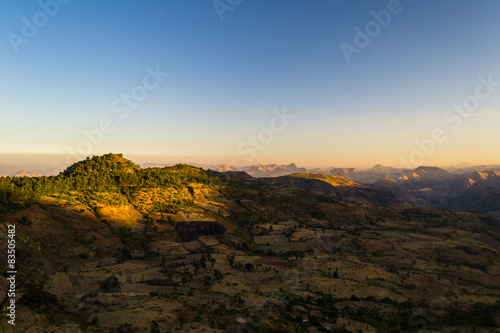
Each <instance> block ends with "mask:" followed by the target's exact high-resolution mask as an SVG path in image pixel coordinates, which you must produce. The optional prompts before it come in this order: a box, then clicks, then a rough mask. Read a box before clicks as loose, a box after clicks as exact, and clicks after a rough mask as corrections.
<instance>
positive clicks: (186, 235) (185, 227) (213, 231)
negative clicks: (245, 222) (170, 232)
mask: <svg viewBox="0 0 500 333" xmlns="http://www.w3.org/2000/svg"><path fill="white" fill-rule="evenodd" d="M175 230H176V231H177V235H178V236H179V240H180V241H181V242H191V241H195V240H198V237H199V236H200V235H211V236H214V235H222V234H223V233H225V232H226V228H225V227H224V226H222V225H221V224H219V223H217V222H213V221H193V222H178V223H177V224H176V226H175Z"/></svg>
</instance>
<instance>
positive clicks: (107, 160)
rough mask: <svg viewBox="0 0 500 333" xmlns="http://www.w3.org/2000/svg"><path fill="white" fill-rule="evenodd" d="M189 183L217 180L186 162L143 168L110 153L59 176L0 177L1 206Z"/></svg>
mask: <svg viewBox="0 0 500 333" xmlns="http://www.w3.org/2000/svg"><path fill="white" fill-rule="evenodd" d="M190 183H201V184H206V185H214V184H215V179H214V178H213V177H209V176H208V175H207V173H206V172H205V171H204V170H203V169H201V168H196V167H193V166H189V165H185V164H178V165H175V166H172V167H165V168H149V169H141V168H140V167H139V166H138V165H135V164H134V163H132V162H131V161H129V160H127V159H125V158H123V157H122V155H121V154H107V155H103V156H94V157H92V158H87V159H86V160H83V161H80V162H77V163H75V164H73V165H71V166H70V167H68V168H67V169H66V170H65V171H64V172H62V173H61V174H60V175H58V176H50V177H1V178H0V207H1V206H5V205H8V204H9V203H13V202H25V203H33V202H36V201H37V200H39V199H40V197H42V196H46V195H51V194H56V193H69V192H71V191H79V192H88V193H91V194H92V193H97V192H108V193H119V194H122V195H124V196H125V197H126V198H128V199H130V196H131V194H132V193H133V191H134V190H135V189H137V188H143V187H164V188H175V189H178V190H180V189H184V188H185V187H186V186H187V185H188V184H190ZM129 201H130V200H129Z"/></svg>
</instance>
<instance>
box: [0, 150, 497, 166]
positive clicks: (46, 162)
mask: <svg viewBox="0 0 500 333" xmlns="http://www.w3.org/2000/svg"><path fill="white" fill-rule="evenodd" d="M114 153H120V152H114ZM89 157H92V156H89ZM123 157H125V158H127V159H129V160H131V161H132V162H134V163H136V164H147V163H158V164H165V165H172V164H179V163H183V164H194V165H204V166H221V165H229V166H233V167H247V166H251V165H256V164H261V165H270V164H277V165H289V164H292V163H295V164H296V165H297V166H298V167H303V168H307V169H316V168H322V169H329V168H356V169H359V170H362V169H370V168H372V167H374V166H375V165H383V166H387V167H395V168H397V167H399V165H397V164H390V163H377V162H375V163H371V164H367V163H365V164H361V163H359V164H341V163H337V164H335V163H334V164H307V163H306V162H304V161H301V160H300V159H298V160H291V159H286V158H282V159H279V158H278V159H276V160H274V161H273V160H265V159H263V160H260V159H256V161H254V162H255V163H247V164H245V163H241V164H240V163H239V162H238V161H237V160H235V159H231V158H229V157H226V158H223V157H210V158H207V157H206V156H170V157H169V156H154V155H151V156H145V155H142V156H141V155H127V154H124V156H123ZM66 159H67V155H64V154H59V155H56V154H3V153H0V166H1V165H3V166H19V167H27V168H29V167H38V166H53V165H57V166H69V165H70V164H67V163H66ZM83 159H85V158H82V160H83ZM223 161H226V162H223ZM74 162H76V160H75V161H74ZM231 162H233V163H232V164H231ZM481 165H487V166H493V165H500V163H469V162H467V161H463V162H460V163H453V164H432V163H427V164H423V165H419V166H433V167H440V168H453V167H460V166H461V167H465V166H471V167H473V166H481Z"/></svg>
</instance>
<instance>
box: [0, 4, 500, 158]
mask: <svg viewBox="0 0 500 333" xmlns="http://www.w3.org/2000/svg"><path fill="white" fill-rule="evenodd" d="M53 1H55V0H52V2H53ZM66 1H67V0H66ZM41 2H42V3H50V2H51V0H42V1H41ZM391 2H392V1H353V0H342V1H334V0H317V1H294V0H286V1H285V0H269V1H255V0H243V1H241V3H240V4H239V5H237V6H232V11H226V12H224V14H223V18H224V20H223V21H221V20H220V17H219V15H218V13H217V11H216V9H215V8H214V5H213V3H212V1H123V0H114V1H77V0H73V1H70V2H69V3H67V4H64V5H59V11H58V13H56V14H55V15H53V17H49V16H47V17H48V20H47V22H46V24H45V25H44V24H43V23H44V22H43V18H44V17H43V15H39V12H40V11H41V10H42V9H41V7H40V4H39V3H38V2H37V1H3V2H1V3H0V13H1V14H0V15H1V17H0V35H1V36H2V38H1V40H0V73H1V76H0V112H1V117H2V121H1V122H0V138H1V141H0V153H1V154H3V155H2V156H3V159H0V164H8V163H9V158H7V157H6V156H12V155H6V154H12V153H16V154H20V156H21V155H23V156H24V157H26V156H31V155H30V154H34V153H37V154H61V155H60V158H61V160H63V158H62V156H64V158H68V159H73V160H75V159H81V158H78V156H70V154H68V153H67V152H68V151H71V150H74V151H77V148H78V147H79V145H80V148H82V147H87V146H85V144H82V142H83V141H85V140H86V137H85V136H84V134H83V131H91V130H93V129H96V128H98V127H99V123H100V122H101V121H102V119H109V120H110V121H111V122H112V126H113V128H114V130H113V131H111V132H110V133H104V134H103V137H102V142H99V143H98V144H93V145H91V147H90V150H89V151H90V153H82V154H81V155H85V156H86V155H94V154H103V153H107V152H122V153H124V154H125V155H126V156H135V157H136V159H139V160H141V159H142V161H152V160H155V161H158V162H161V161H168V162H175V161H177V162H189V161H192V162H197V163H203V162H206V163H216V164H218V163H220V164H229V163H231V164H239V165H249V164H255V163H274V162H276V163H291V162H296V163H298V164H300V165H303V166H308V167H312V166H321V167H326V166H328V167H330V166H356V167H367V166H371V165H374V164H376V163H382V164H388V165H393V166H398V164H400V163H401V160H402V158H404V159H405V160H407V161H410V163H413V162H411V157H413V161H415V162H418V164H426V165H431V164H433V165H451V164H455V163H460V162H468V163H471V164H493V163H497V164H498V163H500V156H499V155H498V152H499V151H500V131H499V124H500V112H499V111H500V84H499V85H497V86H495V87H493V91H492V92H491V93H490V94H489V95H490V96H488V98H485V99H484V100H482V101H480V103H479V106H478V107H477V108H475V109H474V111H473V112H471V115H470V116H469V117H468V118H463V119H462V120H463V121H462V122H461V123H460V125H457V124H458V120H456V121H451V120H450V121H445V120H444V119H443V115H444V114H445V112H446V110H448V109H450V108H451V107H453V105H454V104H455V103H457V104H461V103H463V102H464V100H466V99H467V98H469V97H471V96H474V94H475V91H476V87H477V86H478V85H480V84H481V82H480V80H479V77H481V76H482V77H484V78H485V79H487V78H488V77H489V76H491V77H492V79H493V81H495V82H500V38H499V35H498V33H499V31H500V20H499V17H500V2H499V1H496V0H488V1H487V0H480V1H466V0H462V1H424V0H418V1H415V0H414V1H410V0H405V1H401V2H400V5H399V7H398V8H400V9H401V8H402V11H401V12H400V13H398V14H392V17H391V21H390V22H389V23H388V24H387V25H386V26H385V27H381V28H380V32H378V33H374V34H375V36H373V37H372V38H370V43H369V44H368V45H367V46H366V47H364V48H360V49H359V53H357V54H353V55H352V57H351V62H350V63H348V61H346V57H345V56H344V54H343V52H342V50H341V47H340V44H341V43H342V42H345V43H348V44H351V45H355V44H354V38H355V35H356V32H355V30H354V28H355V27H359V28H360V29H361V30H364V29H365V26H366V25H367V23H369V22H370V21H373V20H374V18H373V17H372V15H371V14H370V12H371V11H376V12H379V11H380V10H386V9H387V8H388V4H389V3H391ZM220 3H222V4H226V5H227V4H229V2H228V1H227V0H221V1H220ZM232 3H237V1H236V0H232ZM37 13H38V14H37ZM34 16H35V19H38V20H42V21H39V22H42V23H40V25H41V27H40V28H39V30H38V33H37V34H36V35H35V36H32V38H26V40H25V41H27V42H26V43H24V44H20V45H18V52H15V50H14V47H13V45H12V38H13V37H12V36H13V34H15V35H17V36H19V37H22V38H24V37H23V32H22V29H23V26H24V25H25V23H24V22H25V21H24V22H23V18H26V19H27V21H29V22H31V23H33V21H34ZM157 66H159V68H160V69H161V71H163V72H168V73H169V75H168V77H166V78H164V80H163V82H161V83H160V84H159V85H158V87H156V88H155V89H153V90H151V91H148V94H147V97H146V98H145V100H144V101H141V102H139V103H138V106H137V107H136V108H135V109H131V110H130V113H129V115H128V116H127V117H125V118H124V119H122V118H120V115H122V114H120V113H115V112H113V107H112V104H113V102H114V101H115V100H116V99H119V98H120V97H121V96H122V94H130V92H131V90H132V89H133V88H135V87H137V86H140V85H142V82H143V78H144V77H145V76H146V75H147V74H148V72H147V69H146V68H148V67H150V68H153V69H154V68H156V67H157ZM485 89H486V88H484V89H483V90H482V91H483V92H484V91H487V90H485ZM469 101H470V98H469ZM284 108H286V110H287V112H288V113H291V114H293V115H294V116H295V118H294V119H292V120H290V121H289V124H287V125H286V126H285V127H284V129H282V130H281V131H279V132H273V138H272V140H267V141H266V142H265V143H263V142H259V145H261V148H262V147H263V148H262V150H257V149H255V151H256V156H255V157H252V156H251V154H250V153H249V150H251V148H250V147H251V143H250V142H249V140H248V137H249V136H257V135H258V134H259V133H261V134H262V133H263V134H262V135H265V134H266V133H267V134H269V131H268V130H267V131H266V130H265V128H269V126H270V122H271V121H272V119H273V117H275V113H274V112H273V110H280V111H281V110H283V109H284ZM451 116H454V117H457V116H458V113H453V114H451V113H450V114H448V117H451ZM455 119H456V118H455ZM277 124H280V123H279V122H278V123H277ZM454 127H456V128H454ZM281 128H282V127H280V129H281ZM436 128H441V129H442V130H443V131H444V135H446V140H444V142H441V143H437V144H435V148H434V149H432V152H431V153H427V152H426V151H425V149H429V146H424V149H422V148H419V147H418V146H417V144H416V143H415V140H420V141H422V140H430V139H431V138H432V134H431V133H432V132H433V130H434V129H436ZM263 131H264V132H265V133H264V132H263ZM425 147H426V148H425ZM80 151H83V149H81V150H80ZM242 151H244V153H242ZM416 151H417V152H416ZM412 154H413V155H412ZM78 155H80V154H78ZM420 155H422V156H423V157H422V156H420ZM33 156H34V155H33ZM141 156H142V157H141ZM33 158H35V157H33ZM420 162H421V163H420Z"/></svg>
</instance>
